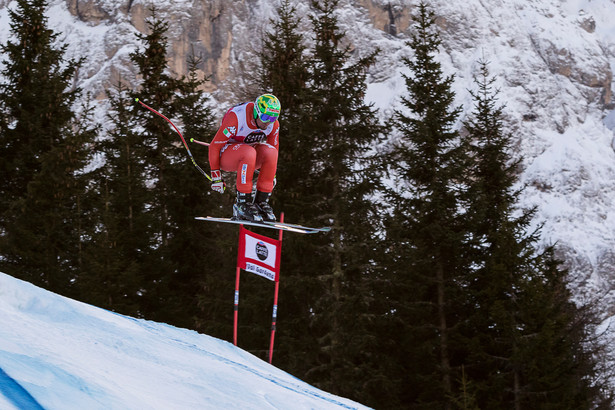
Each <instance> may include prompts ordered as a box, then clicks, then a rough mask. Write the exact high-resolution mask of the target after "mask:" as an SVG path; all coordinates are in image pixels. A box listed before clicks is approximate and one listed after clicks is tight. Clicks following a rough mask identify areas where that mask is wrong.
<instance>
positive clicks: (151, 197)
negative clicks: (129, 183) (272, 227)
mask: <svg viewBox="0 0 615 410" xmlns="http://www.w3.org/2000/svg"><path fill="white" fill-rule="evenodd" d="M150 11H151V14H152V15H151V17H150V18H149V19H148V20H147V27H148V33H147V34H143V35H138V37H139V38H140V39H141V40H142V41H143V43H144V45H145V47H144V49H142V50H141V49H139V50H137V51H135V52H134V53H133V54H132V55H131V58H132V61H133V62H134V63H135V64H136V66H137V68H138V70H139V74H140V75H141V77H142V82H141V84H140V91H139V95H142V96H143V97H142V98H144V99H147V103H148V104H149V105H150V106H152V107H155V109H156V110H158V111H159V112H161V113H163V114H164V115H165V116H167V117H168V118H170V119H173V120H174V122H176V123H177V124H176V125H178V126H180V127H183V128H186V129H185V130H184V133H183V134H185V135H184V139H185V140H186V143H188V141H189V140H190V136H194V137H195V138H196V139H203V137H205V138H208V136H207V134H208V133H211V131H210V130H211V129H212V122H213V118H211V112H210V110H209V109H208V107H207V106H206V104H205V103H206V100H207V99H206V97H205V96H204V93H203V92H202V91H201V90H199V87H200V86H201V85H202V84H203V83H204V81H205V80H204V79H203V80H199V79H198V78H197V75H196V68H197V64H198V61H197V60H193V61H192V62H191V63H190V64H191V65H190V70H191V71H190V74H189V77H188V78H185V77H179V78H177V76H174V75H172V74H171V73H170V72H169V69H168V65H167V58H166V55H167V47H168V40H167V34H166V33H167V31H168V27H169V26H168V23H167V22H166V21H164V20H162V19H160V18H159V16H158V15H157V10H156V8H155V7H152V8H151V9H150ZM136 116H137V118H136V122H137V124H138V126H139V128H140V129H141V130H140V132H139V137H140V138H141V139H142V141H143V144H144V147H145V152H144V155H145V159H146V161H145V177H146V179H147V181H148V185H149V186H148V197H147V200H146V203H147V213H148V214H149V216H150V218H151V219H150V226H149V227H148V229H149V236H150V241H151V243H150V247H149V249H148V251H147V258H146V261H145V263H144V265H143V266H142V269H143V270H142V272H143V276H144V286H145V287H144V289H145V290H146V292H145V296H144V302H145V303H144V304H143V314H144V315H146V316H147V317H150V318H153V319H156V320H160V321H164V322H167V323H174V324H178V325H183V326H190V325H192V324H193V323H194V320H195V316H196V314H197V295H196V293H197V291H198V287H197V284H198V283H199V282H200V280H202V275H204V274H205V273H207V272H208V271H211V270H214V269H217V268H218V267H217V266H212V265H211V264H209V263H206V262H205V261H207V260H208V258H207V257H206V256H205V255H206V254H207V252H209V251H211V249H216V243H215V242H211V241H210V240H208V238H212V237H213V238H216V237H217V236H216V235H214V234H213V232H214V229H215V227H214V226H213V225H210V226H203V224H199V223H198V222H197V221H195V220H194V217H195V216H198V215H203V214H205V213H209V212H211V208H212V206H213V203H214V202H213V200H212V196H211V192H210V190H209V186H208V183H207V180H206V179H205V178H204V177H203V176H202V175H201V174H200V173H199V172H198V171H197V170H196V169H195V168H194V166H193V165H192V164H191V161H190V159H189V157H188V155H187V153H186V148H185V147H184V145H183V143H182V141H181V139H180V137H179V136H178V135H177V133H176V132H175V131H174V130H173V129H172V128H171V127H170V126H169V124H167V122H166V121H164V120H163V119H161V118H160V117H158V116H156V115H153V114H152V113H151V112H149V111H147V110H143V109H141V110H139V111H137V113H136ZM180 121H183V122H184V124H182V123H181V122H180ZM203 134H205V135H203ZM220 240H222V241H223V240H224V238H223V237H222V238H221V239H220ZM205 244H207V245H208V246H207V247H205V248H204V245H205ZM210 247H211V248H210ZM225 250H226V248H220V249H219V251H221V252H222V253H221V254H220V255H218V256H220V258H219V259H218V260H222V259H224V258H223V257H222V255H224V254H225ZM186 293H188V294H186Z"/></svg>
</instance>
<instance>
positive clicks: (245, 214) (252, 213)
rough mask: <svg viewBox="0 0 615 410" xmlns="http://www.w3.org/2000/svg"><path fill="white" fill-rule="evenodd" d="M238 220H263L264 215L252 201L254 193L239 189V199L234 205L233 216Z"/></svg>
mask: <svg viewBox="0 0 615 410" xmlns="http://www.w3.org/2000/svg"><path fill="white" fill-rule="evenodd" d="M232 219H234V220H236V221H250V222H262V221H263V217H262V216H261V215H260V212H259V210H258V208H257V207H256V205H254V203H253V201H252V193H247V194H244V193H242V192H239V191H237V199H236V200H235V204H234V205H233V218H232Z"/></svg>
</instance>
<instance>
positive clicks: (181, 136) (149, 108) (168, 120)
mask: <svg viewBox="0 0 615 410" xmlns="http://www.w3.org/2000/svg"><path fill="white" fill-rule="evenodd" d="M135 101H136V102H138V103H139V104H141V105H142V106H143V107H145V108H147V109H148V110H150V111H151V112H153V113H154V114H156V115H159V116H160V117H162V118H164V119H165V120H166V121H167V122H168V123H169V124H171V126H172V127H173V128H174V129H175V131H176V132H177V133H178V134H179V137H180V138H181V139H182V142H183V143H184V147H186V151H188V155H189V156H190V160H191V161H192V163H193V164H194V166H195V167H196V169H198V170H199V171H200V172H201V174H203V175H205V178H207V179H209V180H210V181H211V177H210V176H209V175H207V172H205V171H203V169H202V168H201V167H199V165H198V164H197V163H196V161H195V160H194V157H193V156H192V152H190V148H188V144H186V140H185V139H184V136H183V135H182V133H181V132H179V130H178V129H177V127H176V126H175V124H173V123H172V122H171V120H170V119H168V118H167V117H165V116H164V115H162V114H160V113H159V112H158V111H156V110H155V109H153V108H152V107H150V106H149V105H147V104H145V103H144V102H143V101H140V100H139V99H138V98H135ZM193 140H194V138H191V139H190V141H193ZM202 144H204V143H202Z"/></svg>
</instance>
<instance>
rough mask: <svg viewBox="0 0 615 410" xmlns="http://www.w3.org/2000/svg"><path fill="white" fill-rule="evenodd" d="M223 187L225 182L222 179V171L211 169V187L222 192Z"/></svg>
mask: <svg viewBox="0 0 615 410" xmlns="http://www.w3.org/2000/svg"><path fill="white" fill-rule="evenodd" d="M225 188H226V184H225V183H224V181H223V180H222V173H221V172H220V170H213V171H211V189H212V190H214V191H216V192H219V193H221V194H223V193H224V189H225Z"/></svg>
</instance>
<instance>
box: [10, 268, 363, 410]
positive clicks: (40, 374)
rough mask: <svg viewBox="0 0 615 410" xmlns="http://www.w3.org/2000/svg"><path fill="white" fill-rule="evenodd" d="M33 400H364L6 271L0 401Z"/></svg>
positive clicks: (126, 405)
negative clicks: (329, 390)
mask: <svg viewBox="0 0 615 410" xmlns="http://www.w3.org/2000/svg"><path fill="white" fill-rule="evenodd" d="M239 337H241V334H240V335H239ZM274 363H275V356H274ZM26 408H27V409H38V408H44V409H47V410H53V409H61V410H70V409H75V410H83V409H88V410H94V409H105V410H107V409H291V408H292V409H364V408H366V407H364V406H362V405H360V404H358V403H356V402H353V401H350V400H348V399H344V398H341V397H337V396H334V395H332V394H329V393H326V392H324V391H322V390H319V389H316V388H315V387H312V386H310V385H308V384H307V383H304V382H302V381H301V380H299V379H297V378H295V377H293V376H291V375H290V374H288V373H285V372H283V371H281V370H279V369H277V368H276V367H274V366H272V365H270V364H268V363H266V362H263V361H262V360H260V359H259V358H257V357H255V356H253V355H251V354H249V353H247V352H245V351H243V350H241V349H239V348H237V347H235V346H233V345H232V344H230V343H228V342H225V341H222V340H218V339H215V338H212V337H209V336H206V335H203V334H199V333H197V332H194V331H190V330H185V329H179V328H175V327H172V326H169V325H166V324H161V323H155V322H151V321H146V320H140V319H134V318H131V317H127V316H122V315H118V314H115V313H112V312H109V311H107V310H104V309H99V308H96V307H93V306H90V305H87V304H84V303H81V302H77V301H74V300H71V299H67V298H65V297H62V296H59V295H56V294H54V293H51V292H48V291H46V290H43V289H40V288H37V287H35V286H33V285H31V284H29V283H27V282H23V281H21V280H18V279H15V278H13V277H11V276H8V275H5V274H3V273H0V409H3V410H4V409H26Z"/></svg>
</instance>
